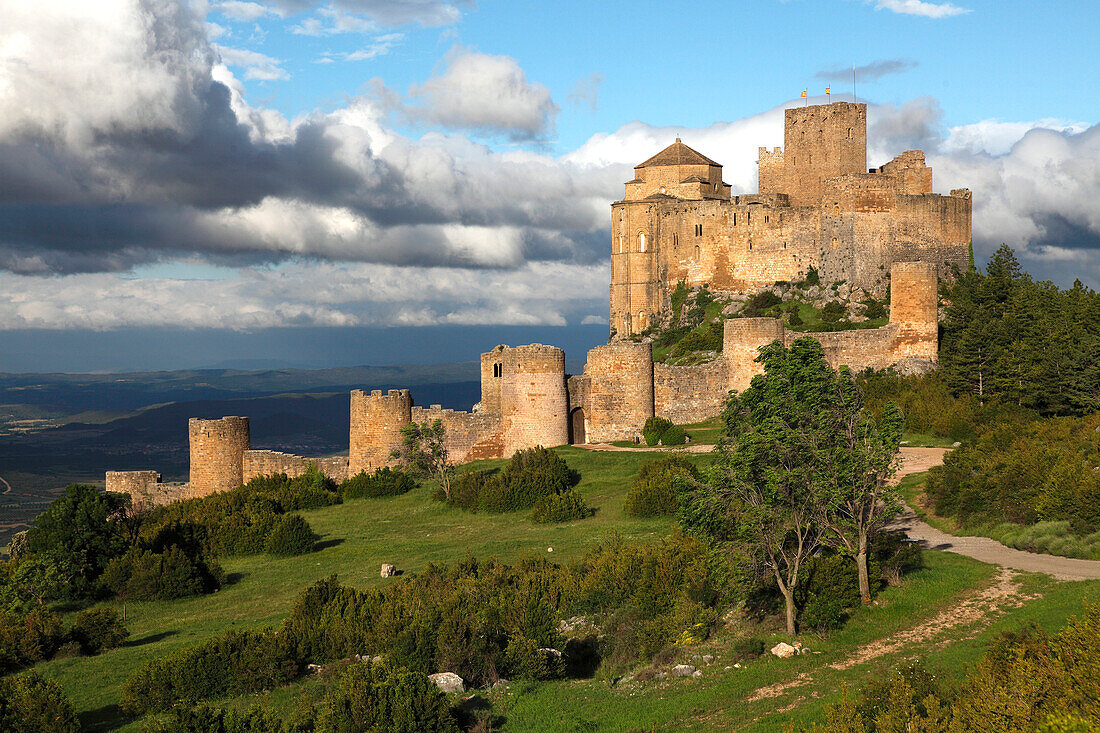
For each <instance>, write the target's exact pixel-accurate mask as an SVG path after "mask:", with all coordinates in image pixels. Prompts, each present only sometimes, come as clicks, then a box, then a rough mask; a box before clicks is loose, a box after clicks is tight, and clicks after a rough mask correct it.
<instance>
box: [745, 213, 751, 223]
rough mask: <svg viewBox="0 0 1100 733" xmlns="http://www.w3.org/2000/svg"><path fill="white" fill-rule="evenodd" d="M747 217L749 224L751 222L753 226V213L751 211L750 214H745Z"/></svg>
mask: <svg viewBox="0 0 1100 733" xmlns="http://www.w3.org/2000/svg"><path fill="white" fill-rule="evenodd" d="M745 216H747V217H748V222H749V224H752V212H751V211H750V212H748V213H747V214H745Z"/></svg>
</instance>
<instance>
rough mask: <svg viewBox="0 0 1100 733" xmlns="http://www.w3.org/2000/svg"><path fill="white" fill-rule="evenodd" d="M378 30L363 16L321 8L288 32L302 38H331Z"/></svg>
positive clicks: (373, 23) (374, 24)
mask: <svg viewBox="0 0 1100 733" xmlns="http://www.w3.org/2000/svg"><path fill="white" fill-rule="evenodd" d="M378 28H379V26H378V24H377V23H375V22H374V21H373V20H371V19H370V18H369V17H367V16H365V15H356V14H355V13H348V12H345V11H343V10H338V9H335V8H331V7H323V8H319V9H318V10H317V12H316V13H315V14H314V15H312V16H310V17H308V18H303V19H302V21H301V22H300V23H298V24H297V25H294V26H291V28H290V32H291V33H296V34H298V35H302V36H331V35H335V34H338V33H374V32H376V31H377V30H378Z"/></svg>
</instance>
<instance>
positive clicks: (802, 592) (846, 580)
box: [796, 555, 860, 631]
mask: <svg viewBox="0 0 1100 733" xmlns="http://www.w3.org/2000/svg"><path fill="white" fill-rule="evenodd" d="M803 572H804V576H803V580H802V583H801V584H800V585H799V588H798V592H797V594H796V602H797V603H798V604H799V606H800V608H801V613H800V614H799V620H800V623H801V625H802V628H805V629H813V630H815V631H828V630H831V629H838V628H840V627H841V626H843V625H844V622H845V621H847V620H848V612H849V611H850V610H851V609H853V608H855V607H857V606H859V603H860V593H859V578H858V577H857V573H856V565H855V563H854V562H853V561H852V558H851V557H846V556H844V555H818V556H816V557H811V558H810V559H809V560H808V561H806V566H805V569H804V571H803Z"/></svg>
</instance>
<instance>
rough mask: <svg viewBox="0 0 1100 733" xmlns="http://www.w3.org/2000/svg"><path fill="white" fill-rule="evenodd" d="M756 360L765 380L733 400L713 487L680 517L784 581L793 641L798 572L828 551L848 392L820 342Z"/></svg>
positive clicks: (777, 348)
mask: <svg viewBox="0 0 1100 733" xmlns="http://www.w3.org/2000/svg"><path fill="white" fill-rule="evenodd" d="M757 361H759V362H762V363H763V364H764V373H763V374H759V375H757V376H755V377H753V380H752V384H751V385H750V386H749V388H748V389H747V390H745V392H744V393H743V394H741V395H740V396H737V395H733V396H731V397H730V399H729V402H728V403H727V404H726V408H725V410H724V411H723V419H724V421H725V423H726V427H725V432H726V435H727V436H728V438H727V439H724V440H723V441H722V442H721V443H719V446H718V448H717V453H718V457H717V460H716V462H715V468H714V470H713V471H712V472H711V478H710V481H709V482H708V484H707V485H705V486H700V487H695V488H693V489H692V490H691V491H689V492H688V494H687V495H686V497H685V498H686V501H685V502H684V505H685V506H684V508H683V509H682V511H681V513H680V516H681V521H682V522H683V523H684V524H685V525H686V526H688V527H689V528H693V529H695V530H698V531H701V532H702V533H703V534H706V535H709V536H710V537H712V538H713V539H715V540H718V541H725V542H729V541H731V540H736V541H739V543H740V545H741V549H742V550H743V551H745V552H747V553H748V554H749V555H750V557H752V558H753V559H754V560H756V561H757V562H758V563H759V564H760V565H761V566H762V567H763V568H764V570H765V571H766V572H769V573H770V574H771V575H772V576H773V577H774V578H775V582H776V584H777V585H778V586H779V591H780V593H782V594H783V599H784V602H785V604H786V618H787V632H788V633H790V634H793V633H795V630H796V629H795V620H796V611H795V600H794V591H795V587H796V586H797V584H798V577H799V571H800V570H801V568H802V564H803V563H804V562H805V560H806V559H807V558H809V557H810V556H811V555H812V554H813V553H814V551H815V550H816V549H817V547H818V545H819V543H820V540H821V526H820V523H819V522H818V521H817V513H818V504H819V502H820V501H821V497H822V496H823V494H824V493H825V490H826V489H827V488H828V487H829V485H830V484H831V482H830V480H829V478H828V477H827V476H826V474H825V473H824V470H823V469H824V468H825V467H826V466H825V465H824V464H823V461H822V456H821V455H820V450H821V448H822V447H825V446H829V445H830V444H831V443H832V442H835V440H836V438H835V435H836V434H837V432H838V430H839V429H840V426H839V425H838V424H837V422H836V414H837V411H836V410H835V409H833V406H834V404H835V403H836V401H837V399H838V397H842V396H843V393H840V394H838V392H839V391H840V390H839V389H838V378H837V375H836V373H835V372H833V370H832V369H831V368H830V367H829V364H828V362H826V361H825V353H824V350H823V349H822V347H821V344H820V343H818V342H817V341H816V340H815V339H813V338H801V339H798V340H797V341H795V342H794V344H793V345H792V346H791V348H790V349H787V348H786V347H784V346H783V344H782V343H780V342H779V341H775V342H773V343H771V344H770V345H768V346H765V347H764V348H762V349H761V353H760V357H759V358H758V359H757Z"/></svg>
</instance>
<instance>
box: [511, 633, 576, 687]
mask: <svg viewBox="0 0 1100 733" xmlns="http://www.w3.org/2000/svg"><path fill="white" fill-rule="evenodd" d="M503 673H504V675H505V676H506V677H508V679H517V680H539V681H541V680H556V679H560V678H561V677H563V676H564V675H565V662H564V661H563V659H562V655H561V653H560V652H559V653H558V654H555V653H554V652H553V651H551V650H549V649H543V648H540V647H539V645H538V642H536V641H535V640H534V639H528V638H527V637H525V636H514V637H512V638H511V639H510V640H509V641H508V646H507V647H506V648H505V649H504V670H503Z"/></svg>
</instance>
